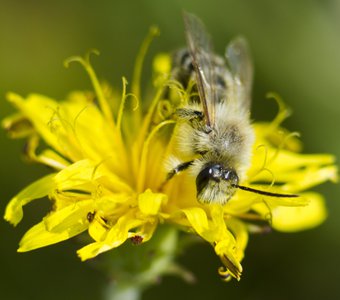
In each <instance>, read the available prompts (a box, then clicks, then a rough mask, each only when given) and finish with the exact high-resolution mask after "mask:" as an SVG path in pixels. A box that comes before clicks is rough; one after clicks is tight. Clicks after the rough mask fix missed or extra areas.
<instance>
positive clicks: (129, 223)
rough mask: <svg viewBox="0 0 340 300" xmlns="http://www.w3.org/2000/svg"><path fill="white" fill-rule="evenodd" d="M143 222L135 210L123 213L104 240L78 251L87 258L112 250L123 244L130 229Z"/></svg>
mask: <svg viewBox="0 0 340 300" xmlns="http://www.w3.org/2000/svg"><path fill="white" fill-rule="evenodd" d="M142 224H143V221H141V220H138V219H135V213H134V211H130V212H129V213H127V214H125V215H123V216H122V217H120V218H119V220H118V221H117V223H116V224H115V225H114V226H113V227H112V228H111V229H110V230H109V232H108V234H107V236H106V238H105V240H104V241H102V242H95V243H92V244H89V245H87V246H85V247H83V248H81V249H79V250H78V251H77V253H78V255H79V257H80V258H81V260H83V261H84V260H87V259H90V258H93V257H95V256H97V255H98V254H100V253H103V252H105V251H108V250H111V249H113V248H116V247H118V246H120V245H121V244H123V243H124V242H125V241H126V239H127V238H128V233H129V230H131V229H132V228H136V227H138V226H140V225H142Z"/></svg>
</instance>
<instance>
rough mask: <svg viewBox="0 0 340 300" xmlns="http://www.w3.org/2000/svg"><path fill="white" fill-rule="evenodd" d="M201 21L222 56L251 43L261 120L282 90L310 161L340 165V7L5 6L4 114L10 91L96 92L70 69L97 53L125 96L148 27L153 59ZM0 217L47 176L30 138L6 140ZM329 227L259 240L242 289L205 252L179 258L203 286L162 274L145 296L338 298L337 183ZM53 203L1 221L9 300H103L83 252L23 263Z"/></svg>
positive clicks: (231, 0) (45, 253)
mask: <svg viewBox="0 0 340 300" xmlns="http://www.w3.org/2000/svg"><path fill="white" fill-rule="evenodd" d="M183 9H185V10H187V11H190V12H194V13H195V14H197V15H198V16H199V17H200V18H201V19H202V20H203V21H204V23H205V24H206V26H207V27H208V28H209V31H210V33H211V35H212V36H213V40H214V44H215V48H216V50H217V52H220V53H222V52H223V50H224V47H225V45H226V44H227V42H228V41H229V40H230V38H232V37H233V36H235V35H237V34H242V35H244V36H245V37H246V38H247V39H248V41H249V44H250V47H251V50H252V54H253V60H254V64H255V82H254V93H253V95H254V100H253V118H254V119H255V120H263V119H267V120H271V119H272V118H273V116H274V114H275V110H276V107H275V104H274V103H272V102H270V101H268V100H266V99H265V94H266V93H267V92H269V91H275V92H277V93H278V94H279V95H281V97H282V98H283V99H284V100H285V101H286V103H288V105H289V106H290V107H292V108H293V110H294V114H293V115H292V116H291V117H290V118H289V119H288V120H287V121H286V122H285V125H286V126H287V127H288V128H289V129H291V130H298V131H300V132H301V134H302V140H303V142H304V145H305V151H306V152H328V153H333V154H335V155H337V157H340V150H339V149H340V138H339V137H340V136H339V135H340V133H339V130H340V1H337V0H323V1H321V0H320V1H316V0H300V1H294V0H286V1H282V0H281V1H275V0H258V1H254V0H238V1H237V0H224V1H217V0H210V1H203V0H202V1H201V0H182V1H180V0H176V1H160V0H158V1H157V0H142V1H131V0H125V1H123V0H120V1H115V0H111V1H109V0H106V1H86V0H73V1H65V0H59V1H42V0H41V1H33V0H32V1H18V0H0V97H1V105H0V117H1V118H3V117H4V116H6V115H8V114H9V113H11V112H13V111H14V109H13V108H12V107H11V106H10V105H9V104H8V103H7V102H6V101H5V93H6V92H7V91H10V90H11V91H16V92H18V93H20V94H23V95H26V94H28V93H30V92H39V93H42V94H46V95H48V96H51V97H54V98H57V99H62V98H63V97H64V96H65V95H66V94H67V93H68V92H69V91H71V90H74V89H89V88H90V84H89V81H88V78H87V76H86V74H85V72H84V71H83V70H82V69H81V68H80V67H79V66H76V65H72V66H71V68H70V69H68V70H67V69H65V68H64V67H63V65H62V62H63V60H64V59H65V58H67V57H69V56H71V55H74V54H84V53H85V52H86V51H87V50H88V49H90V48H97V49H99V50H100V51H101V56H100V57H99V58H97V57H96V58H94V59H93V65H94V67H95V69H96V71H97V73H98V74H99V75H100V77H101V78H105V79H107V80H108V81H109V82H110V83H112V84H113V85H114V86H117V87H120V85H121V76H122V75H124V76H127V78H130V79H131V74H132V69H133V65H134V59H135V56H136V53H137V50H138V47H139V46H140V43H141V41H142V39H143V38H144V37H145V35H146V33H147V31H148V28H149V26H150V25H153V24H156V25H158V26H159V27H160V29H161V36H160V37H159V38H157V39H156V41H155V42H154V43H153V45H152V47H151V50H150V51H149V54H148V59H147V61H146V65H145V69H146V70H148V69H149V68H150V63H151V57H152V56H153V54H155V53H157V52H159V51H163V52H164V51H172V50H174V49H176V48H177V47H180V46H182V45H183V44H184V33H183V22H182V19H181V12H182V10H183ZM0 143H1V174H0V176H1V189H0V191H1V192H0V193H1V203H0V208H1V210H0V211H1V214H3V211H4V208H5V206H6V203H7V202H8V200H9V199H10V198H11V197H12V196H13V195H14V194H15V193H16V192H18V191H19V190H20V189H21V188H23V187H24V186H26V185H27V184H28V183H30V182H32V181H33V180H34V179H37V178H39V177H40V176H41V175H42V174H44V173H45V172H46V170H45V168H43V167H41V166H36V165H28V164H25V163H24V162H23V161H22V158H21V150H22V147H23V141H12V140H9V139H8V138H7V137H6V134H5V132H4V131H3V130H1V131H0ZM318 190H319V191H320V192H322V193H324V194H325V196H326V198H327V205H328V208H329V218H328V219H327V221H326V222H325V223H324V224H323V225H322V226H321V227H319V228H316V229H313V230H310V231H306V232H301V233H296V234H282V233H273V234H270V235H264V236H252V237H251V239H250V243H249V246H248V248H247V251H246V258H245V260H244V262H243V267H244V270H245V271H244V274H243V277H242V280H241V281H240V282H239V283H238V282H236V281H232V282H231V283H228V284H224V283H222V282H221V281H220V280H219V278H218V276H217V273H216V270H217V267H218V266H219V261H218V259H217V258H216V257H215V255H214V253H213V250H212V249H211V248H210V247H209V246H208V245H206V244H204V245H196V246H194V247H192V248H190V249H189V251H188V252H187V253H185V254H183V255H182V256H181V257H180V258H179V261H180V262H181V263H182V264H183V265H184V266H186V267H187V268H188V269H190V270H192V271H193V272H194V273H195V274H196V276H197V283H196V284H195V285H188V284H186V283H184V282H182V281H181V280H180V279H178V278H172V277H166V278H164V279H163V280H162V284H160V285H156V286H155V287H153V288H152V289H150V290H148V291H147V292H146V293H145V294H144V299H187V298H189V297H190V298H192V299H197V300H200V299H232V298H233V297H236V298H237V299H290V300H294V299H302V298H303V299H321V298H322V299H336V298H338V297H340V284H339V280H340V239H339V227H340V218H339V216H340V203H339V199H338V198H339V195H340V193H339V186H338V185H332V184H330V183H328V184H325V185H323V186H322V187H319V188H318ZM48 208H49V206H48V204H47V203H46V201H40V202H39V201H38V202H37V203H33V204H32V205H29V206H28V207H27V208H26V209H25V218H24V221H23V222H22V223H21V224H19V226H18V227H17V228H15V229H14V228H12V227H11V226H10V225H9V224H7V223H5V221H0V232H1V234H0V249H1V250H0V254H1V255H0V270H1V272H0V295H1V299H34V300H40V299H100V296H101V293H102V289H103V287H104V286H105V284H106V278H105V276H103V275H102V274H101V273H100V272H99V271H97V270H96V269H95V268H93V265H92V264H85V263H81V262H80V261H79V259H78V258H77V257H76V253H75V250H76V249H77V247H78V246H77V244H76V243H74V242H73V241H68V242H64V243H61V244H58V245H55V246H51V247H47V248H44V249H40V250H37V251H33V252H30V253H24V254H18V253H16V248H17V245H18V242H19V240H20V237H21V236H22V234H23V233H24V232H25V231H26V230H27V229H28V228H29V227H30V226H31V225H33V224H34V223H36V222H38V220H39V219H41V217H42V216H43V215H44V214H45V212H46V211H47V210H48Z"/></svg>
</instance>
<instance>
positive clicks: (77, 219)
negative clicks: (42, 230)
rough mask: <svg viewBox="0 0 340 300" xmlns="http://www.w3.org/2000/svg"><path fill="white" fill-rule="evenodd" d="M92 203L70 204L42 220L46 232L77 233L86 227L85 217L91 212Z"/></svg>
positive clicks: (85, 201) (88, 201)
mask: <svg viewBox="0 0 340 300" xmlns="http://www.w3.org/2000/svg"><path fill="white" fill-rule="evenodd" d="M93 204H94V201H93V200H92V199H90V200H82V201H79V202H77V203H72V204H71V205H68V206H66V207H64V208H62V209H60V210H58V211H55V212H52V213H51V214H50V215H48V216H47V217H45V218H44V222H45V225H46V230H48V231H50V232H62V231H68V232H77V231H79V230H81V231H83V230H85V229H86V228H87V227H88V224H89V223H88V220H87V215H88V213H89V212H91V211H93ZM75 228H78V229H75Z"/></svg>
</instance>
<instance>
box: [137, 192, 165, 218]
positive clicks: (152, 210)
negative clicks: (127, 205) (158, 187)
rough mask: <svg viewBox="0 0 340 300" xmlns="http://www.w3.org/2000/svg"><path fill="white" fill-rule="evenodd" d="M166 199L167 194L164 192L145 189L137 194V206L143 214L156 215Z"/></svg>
mask: <svg viewBox="0 0 340 300" xmlns="http://www.w3.org/2000/svg"><path fill="white" fill-rule="evenodd" d="M166 200H167V196H166V195H165V194H160V193H153V192H152V191H151V190H146V191H145V192H144V193H142V194H140V195H139V196H138V206H139V209H140V211H141V212H142V213H143V214H145V215H156V214H157V213H158V212H159V210H160V208H161V205H162V204H163V203H165V201H166Z"/></svg>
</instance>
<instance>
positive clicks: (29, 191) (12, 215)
mask: <svg viewBox="0 0 340 300" xmlns="http://www.w3.org/2000/svg"><path fill="white" fill-rule="evenodd" d="M55 176H56V174H50V175H47V176H45V177H43V178H41V179H39V180H37V181H35V182H33V183H32V184H30V185H29V186H28V187H26V188H25V189H23V190H22V191H21V192H20V193H19V194H18V195H16V196H15V197H13V198H12V199H11V201H10V202H9V203H8V205H7V207H6V211H5V216H4V218H5V220H6V221H8V222H10V223H12V224H13V225H14V226H15V225H17V224H18V223H19V222H20V221H21V219H22V217H23V210H22V207H23V206H24V205H26V204H27V203H29V202H31V201H33V200H35V199H39V198H43V197H45V196H47V195H48V194H49V193H51V192H52V191H53V189H54V188H55V182H54V177H55Z"/></svg>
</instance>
